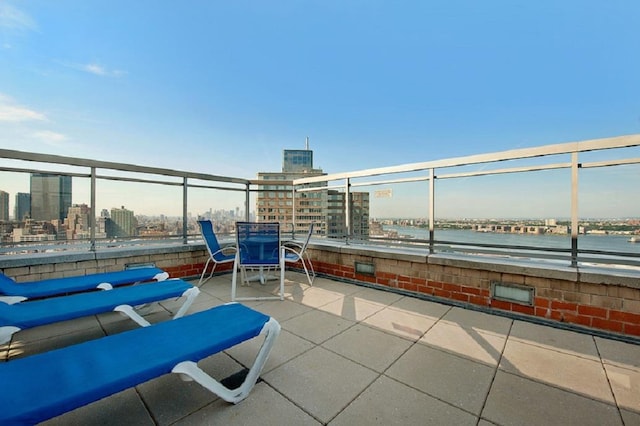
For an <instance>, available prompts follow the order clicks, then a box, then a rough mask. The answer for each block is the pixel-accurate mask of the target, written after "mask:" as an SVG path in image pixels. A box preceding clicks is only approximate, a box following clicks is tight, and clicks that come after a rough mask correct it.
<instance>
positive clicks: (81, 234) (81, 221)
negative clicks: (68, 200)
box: [65, 204, 91, 240]
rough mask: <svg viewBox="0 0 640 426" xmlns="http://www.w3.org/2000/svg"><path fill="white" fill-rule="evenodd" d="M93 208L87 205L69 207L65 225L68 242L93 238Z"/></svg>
mask: <svg viewBox="0 0 640 426" xmlns="http://www.w3.org/2000/svg"><path fill="white" fill-rule="evenodd" d="M90 220H91V207H89V206H88V205H86V204H74V205H72V206H71V207H69V213H67V219H66V220H65V225H66V227H67V229H66V231H67V240H81V239H86V238H89V237H90V236H91V228H90V227H91V224H90Z"/></svg>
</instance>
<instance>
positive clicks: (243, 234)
mask: <svg viewBox="0 0 640 426" xmlns="http://www.w3.org/2000/svg"><path fill="white" fill-rule="evenodd" d="M236 241H237V244H236V247H237V251H236V257H235V262H234V268H233V277H232V278H231V300H273V299H280V300H284V249H283V248H282V247H281V245H280V224H279V223H278V222H236ZM278 268H279V269H280V274H279V275H280V292H279V295H278V296H253V297H237V296H236V293H237V290H236V286H237V280H238V269H240V271H241V273H244V274H246V271H247V269H254V270H256V269H257V270H258V275H257V276H256V277H255V278H256V279H258V280H259V281H260V283H261V284H265V283H266V281H267V280H268V279H269V276H268V275H267V273H268V272H270V271H271V270H272V269H274V270H277V269H278ZM251 280H252V279H251V278H249V277H247V278H246V281H247V282H249V281H251Z"/></svg>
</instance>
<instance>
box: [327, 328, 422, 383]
mask: <svg viewBox="0 0 640 426" xmlns="http://www.w3.org/2000/svg"><path fill="white" fill-rule="evenodd" d="M411 345H412V343H411V342H410V341H408V340H406V339H402V338H400V337H396V336H392V335H390V334H388V333H384V332H382V331H379V330H376V329H373V328H371V327H368V326H365V325H361V324H356V325H355V326H353V327H351V328H350V329H348V330H346V331H345V332H343V333H340V334H338V335H337V336H335V337H333V338H331V339H329V340H327V341H326V342H324V343H323V344H322V346H323V347H325V348H327V349H329V350H331V351H334V352H337V353H339V354H340V355H342V356H344V357H346V358H349V359H350V360H352V361H354V362H357V363H358V364H361V365H364V366H365V367H368V368H371V369H372V370H375V371H378V372H380V373H381V372H383V371H384V370H386V369H387V368H388V367H389V366H390V365H391V364H392V363H393V362H394V361H395V360H396V359H398V357H399V356H400V355H402V354H403V353H404V352H406V351H407V349H409V347H410V346H411Z"/></svg>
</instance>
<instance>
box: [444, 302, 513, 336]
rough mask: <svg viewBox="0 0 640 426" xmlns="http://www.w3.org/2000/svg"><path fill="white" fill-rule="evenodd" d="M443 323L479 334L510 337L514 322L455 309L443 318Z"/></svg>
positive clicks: (482, 313) (495, 316) (485, 314)
mask: <svg viewBox="0 0 640 426" xmlns="http://www.w3.org/2000/svg"><path fill="white" fill-rule="evenodd" d="M441 321H442V322H447V323H450V324H455V325H457V326H459V327H463V328H471V329H473V330H476V331H478V332H483V333H487V334H495V335H498V336H505V337H506V336H508V335H509V332H510V330H511V324H512V323H513V320H511V319H509V318H505V317H500V316H497V315H491V314H487V313H484V312H478V311H474V310H471V309H462V308H458V307H455V306H454V307H453V308H451V310H449V311H448V312H447V313H446V314H445V315H444V316H443V317H442V320H441Z"/></svg>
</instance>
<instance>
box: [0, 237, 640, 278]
mask: <svg viewBox="0 0 640 426" xmlns="http://www.w3.org/2000/svg"><path fill="white" fill-rule="evenodd" d="M309 248H310V249H315V250H320V251H326V252H333V253H344V254H350V255H354V256H364V257H372V258H383V259H393V260H398V261H406V262H413V263H425V264H433V265H441V266H452V267H459V268H469V269H480V270H486V271H491V272H498V273H507V274H518V275H527V276H534V277H541V278H550V279H559V280H569V281H574V282H583V283H590V284H603V285H621V286H625V287H630V288H640V269H637V268H629V267H627V268H624V267H600V266H579V267H577V268H575V267H571V266H570V265H567V264H563V262H561V261H557V260H539V259H531V260H525V259H516V258H508V257H506V256H505V257H497V256H484V255H482V256H481V255H471V254H459V253H437V254H428V252H427V250H425V249H419V248H404V247H384V246H376V245H363V244H350V245H348V244H344V243H343V242H340V241H330V240H329V241H324V240H323V241H320V242H318V241H313V240H312V241H310V242H309ZM199 250H206V247H205V245H204V243H203V242H200V241H195V242H190V243H189V244H158V245H147V246H139V247H126V248H109V249H102V250H99V251H95V252H89V251H87V252H81V251H68V252H64V251H61V252H52V253H36V254H24V255H6V256H0V269H2V270H4V269H7V268H16V267H25V266H35V265H46V264H55V263H74V262H81V261H91V260H105V259H122V258H126V257H135V256H141V255H154V254H162V253H184V252H192V251H199Z"/></svg>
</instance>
